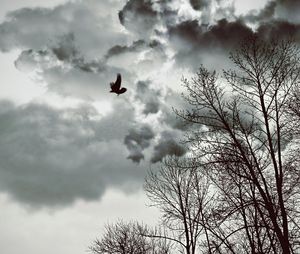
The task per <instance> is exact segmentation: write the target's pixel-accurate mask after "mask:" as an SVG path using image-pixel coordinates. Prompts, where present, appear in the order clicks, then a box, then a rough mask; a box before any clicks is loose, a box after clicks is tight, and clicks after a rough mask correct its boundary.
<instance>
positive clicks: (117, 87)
mask: <svg viewBox="0 0 300 254" xmlns="http://www.w3.org/2000/svg"><path fill="white" fill-rule="evenodd" d="M121 82H122V79H121V74H120V73H118V75H117V79H116V81H115V82H111V83H110V88H111V90H110V92H111V93H116V94H117V95H118V96H119V95H120V94H121V93H125V92H126V91H127V89H126V88H125V87H122V88H121Z"/></svg>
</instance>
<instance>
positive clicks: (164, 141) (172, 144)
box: [151, 131, 186, 163]
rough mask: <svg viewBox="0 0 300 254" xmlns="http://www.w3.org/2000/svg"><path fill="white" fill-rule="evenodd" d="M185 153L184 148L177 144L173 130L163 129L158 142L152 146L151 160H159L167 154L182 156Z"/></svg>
mask: <svg viewBox="0 0 300 254" xmlns="http://www.w3.org/2000/svg"><path fill="white" fill-rule="evenodd" d="M185 153H186V149H185V148H184V147H183V146H182V145H180V144H179V140H178V136H177V135H175V132H170V131H163V132H162V133H161V137H160V139H159V141H158V144H157V145H156V146H154V153H153V155H152V158H151V162H152V163H156V162H159V161H161V160H162V159H163V158H164V157H165V156H167V155H176V156H182V155H184V154H185Z"/></svg>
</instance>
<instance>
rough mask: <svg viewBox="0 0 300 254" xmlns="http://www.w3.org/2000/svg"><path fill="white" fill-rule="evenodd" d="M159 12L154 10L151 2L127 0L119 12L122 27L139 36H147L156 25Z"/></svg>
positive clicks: (150, 0) (147, 0)
mask: <svg viewBox="0 0 300 254" xmlns="http://www.w3.org/2000/svg"><path fill="white" fill-rule="evenodd" d="M158 18H159V12H158V11H156V10H154V8H153V1H152V0H129V1H128V2H127V3H126V4H125V6H124V7H123V9H122V10H121V11H120V12H119V19H120V22H121V24H122V25H124V26H125V27H126V28H127V29H128V30H130V31H134V32H136V33H139V32H142V34H140V35H141V36H144V35H146V36H147V35H149V33H151V32H152V30H153V29H154V26H155V25H156V24H157V22H158Z"/></svg>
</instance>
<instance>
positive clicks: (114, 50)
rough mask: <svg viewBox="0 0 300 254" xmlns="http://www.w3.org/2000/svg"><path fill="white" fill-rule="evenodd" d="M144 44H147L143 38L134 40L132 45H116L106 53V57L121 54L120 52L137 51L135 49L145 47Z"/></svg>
mask: <svg viewBox="0 0 300 254" xmlns="http://www.w3.org/2000/svg"><path fill="white" fill-rule="evenodd" d="M144 46H145V41H143V40H138V41H134V42H133V43H132V45H130V46H127V45H124V46H121V45H115V46H113V47H112V48H110V49H109V50H108V52H107V54H106V58H109V57H111V56H115V55H120V54H123V53H127V52H135V51H138V50H140V49H142V48H144Z"/></svg>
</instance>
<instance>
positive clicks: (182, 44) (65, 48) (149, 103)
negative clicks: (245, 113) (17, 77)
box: [0, 0, 300, 207]
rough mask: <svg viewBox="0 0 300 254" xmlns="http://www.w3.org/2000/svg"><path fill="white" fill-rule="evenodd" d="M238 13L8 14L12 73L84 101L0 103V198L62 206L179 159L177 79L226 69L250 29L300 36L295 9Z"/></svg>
mask: <svg viewBox="0 0 300 254" xmlns="http://www.w3.org/2000/svg"><path fill="white" fill-rule="evenodd" d="M37 4H38V2H37ZM0 5H1V4H0ZM235 6H236V5H235V1H225V0H214V1H206V0H190V1H188V0H174V1H168V0H164V1H154V0H129V1H125V0H106V1H96V0H86V1H79V0H74V1H65V2H62V3H61V4H60V5H56V6H54V7H32V6H30V7H28V8H20V9H16V10H14V11H11V12H9V13H7V15H6V17H5V18H4V20H3V22H2V23H1V24H0V50H1V51H2V53H9V52H16V51H17V52H19V54H18V57H17V58H16V59H15V62H14V64H15V68H17V69H18V71H20V72H22V73H26V74H27V75H29V76H31V77H32V78H33V80H34V81H35V82H36V83H37V84H39V85H43V86H45V88H46V92H45V94H44V95H43V98H45V97H47V94H50V93H51V94H55V95H56V96H58V98H74V99H77V100H79V101H80V102H81V103H80V104H78V105H77V106H76V107H66V108H63V109H57V108H55V107H53V105H51V103H50V104H49V103H48V102H49V101H47V100H45V101H43V99H41V98H34V99H33V100H31V101H30V102H28V103H26V104H24V105H15V104H13V103H12V102H10V101H7V100H5V101H4V100H3V101H2V102H1V107H0V119H1V122H0V151H1V153H0V156H1V160H0V179H1V180H0V190H1V191H2V192H5V193H8V194H9V195H10V196H11V197H13V198H14V199H15V200H18V201H20V202H22V203H24V204H27V205H32V206H50V207H51V206H66V205H69V204H71V203H72V202H74V201H75V200H77V199H85V200H97V199H99V198H100V197H101V196H102V195H103V193H104V192H105V190H106V188H107V187H110V186H115V187H116V188H121V189H126V186H129V185H130V183H136V186H140V185H141V184H142V182H143V177H144V172H145V170H146V169H147V167H148V165H149V163H157V162H159V161H161V160H162V159H163V158H164V157H165V156H166V155H170V154H176V155H178V156H181V155H183V154H184V153H185V149H184V148H183V147H182V146H181V144H180V142H179V141H180V138H181V136H182V134H183V131H184V129H185V128H186V126H184V125H183V124H182V123H180V122H179V120H178V119H176V117H175V115H174V114H173V113H172V107H180V106H181V104H182V102H181V101H180V96H179V94H180V91H181V88H180V79H181V76H182V75H183V74H184V75H191V74H192V73H193V72H194V71H195V70H196V69H197V68H198V67H199V66H200V65H201V64H204V65H206V66H207V67H209V68H216V69H218V70H220V69H222V68H224V67H227V66H229V65H230V63H229V62H228V59H227V55H228V52H230V51H232V50H233V49H234V48H236V47H237V45H238V43H239V42H240V40H241V39H243V38H244V37H245V36H249V35H251V34H253V33H257V34H258V36H260V37H262V38H264V39H270V38H273V37H288V36H294V37H295V38H296V40H299V39H300V35H299V31H300V20H299V15H298V13H299V11H300V4H299V1H297V0H285V1H283V0H278V1H265V5H264V6H263V7H262V8H259V9H257V8H256V6H253V8H252V9H250V10H247V12H246V13H245V12H243V13H242V14H241V13H238V10H237V9H236V7H235ZM118 72H120V73H122V77H123V85H124V86H125V87H126V88H127V89H128V92H127V93H125V94H123V95H121V96H119V97H117V96H115V95H114V94H110V93H109V85H108V84H109V82H111V81H114V80H115V78H116V73H118ZM37 101H38V102H39V103H37ZM97 103H100V104H101V103H102V104H101V105H104V104H103V103H106V104H105V105H109V106H108V108H106V110H104V109H103V110H102V109H101V108H99V107H94V105H96V104H97ZM132 186H135V185H132Z"/></svg>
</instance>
